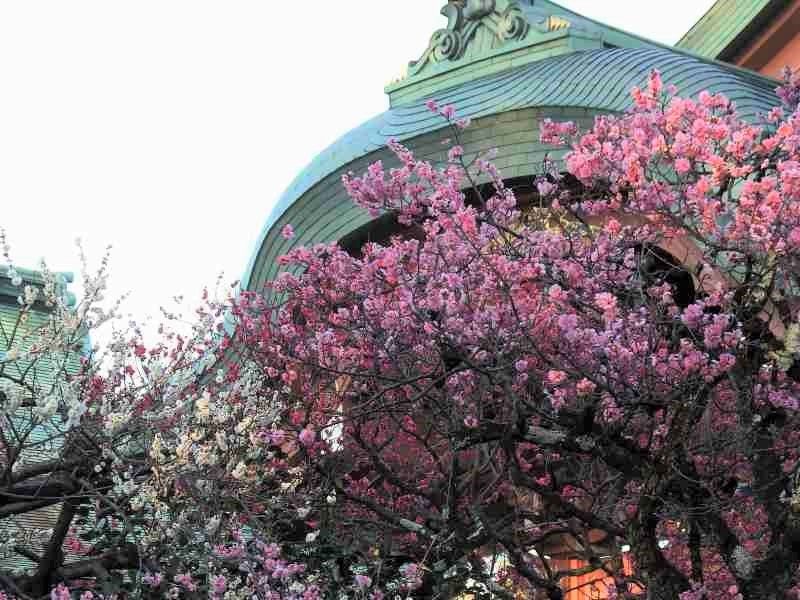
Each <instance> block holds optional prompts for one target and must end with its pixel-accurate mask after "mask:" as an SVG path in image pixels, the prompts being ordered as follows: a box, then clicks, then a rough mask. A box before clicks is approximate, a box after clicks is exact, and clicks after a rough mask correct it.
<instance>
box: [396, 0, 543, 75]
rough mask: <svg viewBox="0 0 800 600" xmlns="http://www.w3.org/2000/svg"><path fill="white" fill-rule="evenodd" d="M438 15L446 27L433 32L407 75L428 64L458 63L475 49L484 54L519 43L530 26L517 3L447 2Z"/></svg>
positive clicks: (511, 0)
mask: <svg viewBox="0 0 800 600" xmlns="http://www.w3.org/2000/svg"><path fill="white" fill-rule="evenodd" d="M441 12H442V14H443V15H444V16H445V17H447V26H446V27H445V28H444V29H439V30H438V31H436V32H435V33H434V34H433V36H432V37H431V41H430V43H429V44H428V49H427V50H425V53H424V54H423V55H422V57H421V58H420V59H419V60H417V61H414V62H412V63H410V64H409V69H408V75H409V76H414V75H416V74H418V73H419V72H420V71H422V70H423V69H424V68H425V67H426V66H428V65H430V64H435V63H441V62H445V61H456V60H459V59H461V58H463V57H464V56H466V55H467V54H468V53H469V50H470V48H471V47H474V46H478V47H479V50H480V51H484V50H487V49H494V48H499V47H500V46H502V45H504V44H506V43H508V42H511V41H516V40H521V39H523V38H524V37H525V36H526V35H527V34H528V31H529V30H530V27H531V24H530V23H529V21H528V19H527V18H526V16H525V13H524V11H523V10H522V8H521V7H520V4H519V2H518V0H450V1H449V2H448V3H447V5H445V6H444V7H443V8H442V11H441Z"/></svg>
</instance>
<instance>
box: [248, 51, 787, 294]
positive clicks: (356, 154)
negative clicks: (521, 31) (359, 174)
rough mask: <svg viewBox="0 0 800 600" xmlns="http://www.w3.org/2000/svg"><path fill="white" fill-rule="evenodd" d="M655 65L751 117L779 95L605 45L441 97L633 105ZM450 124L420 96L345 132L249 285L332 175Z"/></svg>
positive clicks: (701, 68) (749, 81) (746, 75)
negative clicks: (392, 143)
mask: <svg viewBox="0 0 800 600" xmlns="http://www.w3.org/2000/svg"><path fill="white" fill-rule="evenodd" d="M652 69H658V70H659V71H661V74H662V78H663V79H664V81H665V82H667V83H671V84H675V85H676V86H677V87H678V89H679V91H680V93H681V94H683V95H689V96H692V95H696V94H697V93H699V92H700V91H702V90H704V89H708V90H710V91H712V92H715V93H723V94H725V95H726V96H728V97H729V98H730V99H731V100H733V101H734V102H735V103H736V105H737V106H738V108H739V111H740V114H741V115H742V116H743V117H744V118H749V119H752V118H755V117H756V115H758V114H763V113H765V112H766V111H768V110H769V109H770V108H772V106H773V105H774V104H776V102H775V94H774V87H775V82H774V81H773V80H771V79H768V78H765V77H762V76H759V75H757V74H755V73H750V72H748V71H744V70H742V69H738V68H734V67H728V66H727V65H724V64H721V63H718V62H714V61H708V60H704V59H702V58H700V57H695V56H692V55H690V54H687V53H683V52H680V53H679V52H675V51H672V50H669V49H665V48H653V47H640V48H614V49H597V50H587V51H582V52H574V53H570V54H565V55H560V56H555V57H552V58H547V59H544V60H540V61H537V62H534V63H530V64H527V65H524V66H521V67H518V68H514V69H509V70H507V71H503V72H501V73H497V74H493V75H489V76H485V77H482V78H479V79H475V80H473V81H468V82H466V83H463V84H461V85H458V86H456V87H453V88H450V89H447V90H443V91H441V92H438V93H435V94H434V99H435V100H436V101H437V102H439V103H440V104H454V105H455V106H456V108H457V110H458V114H459V115H460V116H462V117H469V118H471V119H473V120H474V119H477V118H480V117H485V116H489V115H493V114H497V113H502V112H507V111H511V110H517V109H521V108H530V107H537V106H562V107H581V108H590V109H595V110H597V111H598V112H609V111H611V112H621V111H624V110H626V109H627V108H629V107H630V94H629V91H630V89H631V88H632V87H633V86H635V85H642V84H643V83H644V81H645V79H646V77H647V76H648V74H649V72H650V71H651V70H652ZM444 126H445V124H444V123H443V122H442V120H441V119H440V118H438V117H437V116H436V115H433V114H432V113H431V112H430V111H429V110H428V109H427V108H426V107H425V105H424V102H422V101H417V102H412V103H409V104H404V105H399V106H395V107H393V108H391V109H389V110H387V111H386V112H384V113H382V114H380V115H378V116H376V117H374V118H372V119H370V120H369V121H367V122H365V123H364V124H363V125H361V126H359V127H357V128H356V129H354V130H352V131H350V132H349V133H347V134H345V135H344V136H342V137H341V138H339V139H338V140H337V141H336V142H334V143H333V144H331V145H330V146H329V147H328V148H327V149H325V150H324V151H323V152H321V153H320V154H319V155H317V157H316V158H314V160H313V161H312V162H311V163H310V164H309V165H308V166H307V167H306V168H305V169H304V170H303V171H302V172H301V173H300V174H299V175H298V176H297V177H296V178H295V180H294V181H293V182H292V183H291V185H290V186H289V187H288V188H287V189H286V191H285V192H284V193H283V194H282V196H281V198H280V199H279V201H278V203H277V204H276V205H275V206H274V208H273V209H272V210H271V212H270V214H269V216H268V217H267V220H266V222H265V224H264V227H263V228H262V230H261V234H260V236H259V238H258V241H257V244H256V247H255V248H254V252H253V254H252V256H251V258H250V261H249V263H248V266H247V270H246V271H245V273H244V276H243V278H242V287H243V288H249V284H250V278H251V274H252V272H253V267H254V265H255V264H256V261H257V259H258V256H259V254H260V253H261V252H262V251H263V248H264V246H265V243H266V242H267V241H268V238H269V237H270V233H271V229H272V228H273V226H274V225H275V223H276V222H277V221H278V219H279V218H280V217H281V215H282V214H283V213H284V212H285V211H286V210H287V209H288V208H289V207H290V206H291V205H292V204H293V203H294V202H295V201H296V200H297V199H298V198H300V197H301V196H302V195H303V194H305V193H306V192H307V191H308V190H310V189H311V188H312V187H313V186H314V185H315V184H316V183H317V182H319V181H320V180H322V179H323V178H324V177H326V176H328V175H330V174H332V173H334V172H335V171H336V170H338V169H341V168H343V167H345V166H346V165H348V164H349V163H351V162H353V161H354V160H356V159H359V158H362V157H365V156H367V155H369V154H371V153H373V152H375V151H377V150H379V149H381V148H382V147H384V146H385V145H386V142H387V141H388V140H389V139H391V138H394V139H397V140H399V141H403V140H408V139H411V138H415V137H417V136H420V135H423V134H426V133H431V132H435V131H437V130H439V129H443V128H444Z"/></svg>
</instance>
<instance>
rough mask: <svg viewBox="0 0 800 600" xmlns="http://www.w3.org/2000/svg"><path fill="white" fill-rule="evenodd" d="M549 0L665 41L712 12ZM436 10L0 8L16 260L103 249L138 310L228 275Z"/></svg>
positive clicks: (349, 3)
mask: <svg viewBox="0 0 800 600" xmlns="http://www.w3.org/2000/svg"><path fill="white" fill-rule="evenodd" d="M562 3H563V4H564V5H565V6H567V7H569V8H571V9H572V10H575V11H577V12H580V13H583V14H585V15H586V16H589V17H592V18H595V19H598V20H601V21H604V22H606V23H608V24H610V25H614V26H616V27H619V28H621V29H625V30H628V31H631V32H635V33H638V34H640V35H643V36H645V37H649V38H651V39H655V40H658V41H662V42H665V43H674V42H675V41H676V40H677V39H678V38H680V36H681V35H682V34H683V33H684V32H685V31H686V30H687V29H688V28H689V27H690V26H691V25H692V24H693V23H694V22H695V21H696V20H697V19H698V18H699V17H700V16H701V15H702V14H703V13H704V12H705V10H706V9H707V8H708V7H709V6H710V5H711V4H712V0H672V1H671V2H661V1H656V0H564V1H563V2H562ZM443 4H444V1H443V0H342V1H339V2H333V1H319V0H318V1H314V2H300V1H299V0H294V1H290V2H280V1H277V0H260V1H252V0H228V1H226V2H222V1H219V0H216V1H210V0H137V1H136V2H130V1H127V2H122V1H120V0H94V1H88V0H70V1H68V2H67V1H64V0H36V1H31V0H17V1H13V2H12V1H10V0H6V1H4V2H0V226H3V227H5V228H6V229H7V231H8V234H9V237H10V239H11V243H12V247H13V253H14V257H15V262H16V263H17V264H18V265H19V266H27V267H35V266H36V265H37V263H38V261H39V259H40V258H41V257H45V258H46V259H47V261H48V263H49V264H50V265H51V267H53V268H56V269H60V270H72V271H76V272H77V270H78V259H77V255H76V253H75V249H74V243H73V242H74V239H75V238H76V237H77V236H80V237H81V238H83V240H84V243H85V245H86V247H87V249H88V251H89V253H90V259H91V258H94V259H96V260H99V258H100V255H101V253H102V249H103V248H104V247H105V246H106V245H107V244H113V246H114V250H113V259H112V274H113V275H112V291H113V292H115V293H116V294H120V293H122V292H127V291H130V292H132V294H131V297H130V298H129V300H128V302H127V304H126V306H127V307H128V309H129V310H130V311H131V312H133V313H134V314H135V315H137V316H144V315H146V314H156V313H157V310H158V307H159V306H160V305H164V304H167V303H169V299H170V298H171V297H172V296H174V295H176V294H187V295H189V296H193V295H195V294H197V293H199V291H200V289H201V288H202V286H203V285H205V284H209V285H211V284H212V283H213V281H214V279H215V278H216V275H217V274H218V273H219V272H220V271H224V272H225V274H226V279H227V280H229V281H233V280H236V279H238V278H239V277H240V276H241V275H242V273H243V271H244V268H245V266H246V265H247V262H248V259H249V257H250V254H251V252H252V251H253V246H254V243H255V241H256V239H257V237H258V234H259V232H260V230H261V226H262V224H263V222H264V220H265V218H266V216H267V214H268V213H269V212H270V208H271V206H272V205H273V203H274V202H275V201H276V200H277V198H278V197H279V196H280V194H281V192H282V191H283V189H284V188H285V187H286V186H287V185H288V184H289V182H290V181H291V180H292V179H293V178H294V176H295V175H296V174H297V173H298V172H299V171H300V170H301V169H302V168H303V166H304V165H305V164H306V163H308V162H309V161H310V160H311V158H313V156H314V155H315V154H317V153H318V152H319V151H320V150H322V149H323V148H324V147H326V146H327V145H328V144H329V143H331V142H332V141H333V140H335V139H336V138H337V137H339V136H340V135H341V134H343V133H345V132H346V131H348V130H349V129H351V128H352V127H354V126H356V125H358V124H359V123H361V122H362V121H364V120H366V119H367V118H368V117H371V116H373V115H375V114H377V113H379V112H381V111H383V110H385V109H386V107H387V100H386V98H385V96H384V93H383V86H384V84H385V83H387V82H388V81H389V80H390V79H391V78H392V77H393V76H394V75H396V74H397V73H399V72H400V70H401V66H402V65H403V64H405V63H406V62H407V61H408V60H412V59H415V58H417V57H418V56H419V55H420V54H421V53H422V51H423V50H424V48H425V46H426V44H427V40H428V38H429V36H430V34H431V33H432V32H433V31H434V30H435V29H437V28H438V27H440V26H441V25H443V23H444V20H443V18H442V17H441V16H440V15H439V14H438V13H439V8H440V7H441V5H443ZM76 275H77V273H76ZM73 287H75V286H73ZM75 291H76V292H79V291H80V290H78V289H76V290H75Z"/></svg>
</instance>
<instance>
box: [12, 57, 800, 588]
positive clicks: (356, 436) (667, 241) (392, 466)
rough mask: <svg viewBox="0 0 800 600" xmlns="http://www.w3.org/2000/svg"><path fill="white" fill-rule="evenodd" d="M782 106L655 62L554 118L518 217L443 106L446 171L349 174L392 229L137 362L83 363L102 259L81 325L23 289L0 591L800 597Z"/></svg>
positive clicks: (212, 317) (428, 167)
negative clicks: (604, 107)
mask: <svg viewBox="0 0 800 600" xmlns="http://www.w3.org/2000/svg"><path fill="white" fill-rule="evenodd" d="M778 96H779V97H778V98H776V105H777V104H778V103H779V102H780V103H781V106H776V108H775V109H774V110H773V111H771V112H770V113H769V114H767V115H763V120H762V122H758V123H753V122H745V121H743V120H741V119H740V118H739V117H738V116H737V113H736V109H735V106H733V105H732V104H731V103H730V102H729V101H728V100H727V99H726V98H724V97H723V96H719V95H713V94H709V93H702V94H700V95H699V97H698V98H696V99H690V98H682V97H680V96H679V95H678V94H677V91H676V90H675V89H674V88H671V87H669V86H666V87H665V86H664V85H663V84H662V82H661V79H660V76H659V74H658V73H656V72H654V73H653V74H652V75H651V77H650V78H649V81H648V83H647V86H646V87H644V88H643V89H634V90H633V107H632V108H631V110H630V111H628V112H626V113H624V114H620V115H610V116H603V117H598V118H597V119H596V121H595V123H594V126H593V127H592V128H591V129H590V130H589V131H586V132H578V131H577V130H576V128H575V126H574V125H573V124H571V123H553V122H549V121H545V122H543V123H542V139H543V140H544V141H546V142H548V143H552V144H556V145H569V147H570V150H569V152H568V154H567V156H566V158H565V160H564V162H563V163H561V162H549V161H548V162H547V163H546V164H545V165H543V168H542V172H541V174H540V175H539V176H538V177H536V178H535V181H534V182H533V183H534V184H535V185H534V186H533V188H535V192H531V193H526V194H525V195H524V196H523V195H521V194H516V193H515V190H514V189H513V187H509V185H507V184H506V183H505V182H504V181H503V178H502V174H501V173H500V172H499V171H498V170H497V169H496V168H495V167H494V166H493V165H492V163H491V156H475V157H468V156H465V155H464V152H463V150H462V148H461V147H460V146H459V145H458V138H459V135H460V131H461V130H462V129H463V128H464V127H467V126H468V125H469V124H468V123H467V122H465V121H463V120H459V119H458V117H457V115H456V114H455V109H454V108H453V107H451V106H443V107H440V106H437V105H436V104H435V103H434V102H429V107H430V109H431V110H433V111H434V112H436V113H437V114H439V115H440V117H441V118H443V119H446V120H447V121H448V123H449V125H450V133H451V135H452V138H453V139H454V140H455V144H456V145H454V146H453V147H452V148H451V149H450V151H449V154H448V158H447V161H446V162H445V164H442V165H434V164H430V163H428V162H425V161H420V160H418V159H416V158H415V157H414V156H413V154H412V153H411V152H410V151H409V150H407V149H406V148H405V147H403V146H402V145H401V144H399V143H397V142H391V143H390V147H391V149H392V150H393V151H394V153H395V155H396V157H397V159H398V166H396V167H392V168H385V167H384V166H383V165H382V164H380V163H376V164H374V165H372V166H371V167H370V168H369V169H368V171H367V172H366V173H364V174H361V175H355V174H350V175H348V176H346V177H345V178H344V180H343V185H344V186H345V188H346V189H347V191H348V193H349V195H350V196H351V198H352V199H353V201H354V202H355V203H356V204H358V205H359V206H361V207H363V208H364V209H366V210H368V211H370V212H371V213H372V214H374V215H376V216H377V215H380V214H385V215H389V216H390V217H391V218H393V219H394V222H395V228H394V232H395V234H394V235H393V236H391V237H390V238H389V239H387V240H384V241H382V242H381V243H377V242H372V243H368V244H366V245H365V246H364V247H362V248H358V249H344V248H342V247H340V246H339V245H337V244H319V245H316V246H312V247H298V248H295V249H293V250H292V251H291V252H289V253H288V254H287V255H286V256H284V257H282V258H281V259H280V261H281V264H282V266H283V271H282V272H281V274H280V275H279V276H278V278H277V279H276V280H275V281H274V282H271V283H270V284H269V285H268V287H267V289H265V290H258V291H257V292H241V293H238V294H237V293H234V292H233V291H228V292H224V291H223V292H222V293H221V295H219V296H215V295H207V296H206V297H205V298H204V299H203V302H202V304H201V306H200V308H198V309H197V310H196V311H195V314H194V319H193V321H192V323H191V327H190V328H189V329H187V328H186V327H183V328H181V327H177V328H175V327H172V328H171V327H170V323H173V324H175V323H176V321H177V320H178V316H177V315H170V314H167V315H166V317H167V319H166V321H167V325H165V327H164V328H162V329H161V330H160V338H159V340H158V341H156V342H155V343H151V342H146V341H145V340H144V339H143V337H142V335H141V332H140V331H139V330H138V329H137V327H136V326H135V325H132V326H130V327H128V328H123V329H121V330H119V331H118V333H116V334H115V336H114V338H113V341H112V342H111V343H110V344H109V345H108V347H107V348H105V349H102V348H95V349H94V350H92V351H90V352H85V351H81V352H78V350H77V349H79V348H82V347H83V346H82V340H84V339H85V337H86V335H87V334H88V333H89V332H91V330H92V329H94V328H95V327H97V326H99V325H101V324H103V323H104V322H106V321H108V320H113V317H114V316H115V314H116V308H113V309H111V310H110V311H102V310H100V309H98V308H97V306H98V302H99V300H100V298H99V296H100V295H101V294H102V290H103V286H104V280H105V277H106V271H105V264H104V265H103V267H102V268H101V269H100V271H99V273H98V274H97V275H96V276H89V275H86V282H85V286H86V289H87V291H88V293H87V295H86V298H85V299H84V300H83V301H82V302H81V303H80V304H79V305H78V306H77V307H69V306H67V305H66V304H65V303H64V302H63V300H62V299H61V298H60V297H59V296H58V295H57V293H56V291H55V290H56V289H57V287H56V286H52V285H47V284H45V285H44V286H43V287H42V289H41V290H39V291H38V292H37V291H36V290H34V289H33V288H31V290H30V291H27V292H26V291H21V308H20V311H19V326H18V327H14V328H13V331H5V330H3V331H2V332H0V333H2V335H3V343H4V344H5V346H6V348H7V352H6V354H5V357H4V358H2V359H0V360H1V361H2V362H0V382H2V385H3V386H4V387H3V388H2V390H3V391H2V393H1V394H0V402H1V404H0V421H1V424H0V434H1V435H2V437H0V527H2V529H0V531H2V532H4V533H5V534H6V535H5V538H4V539H3V540H0V551H4V552H5V556H6V557H7V558H6V560H9V557H14V560H16V561H17V563H16V564H17V566H19V565H22V566H23V567H22V568H21V569H20V568H14V567H13V566H12V567H9V568H6V569H3V570H2V571H0V590H3V591H2V592H0V598H18V599H20V600H22V599H30V598H46V597H50V598H54V599H58V600H66V599H67V598H81V599H82V600H90V599H92V598H98V597H101V598H164V597H167V598H211V599H215V600H222V599H226V600H227V599H238V598H241V599H245V598H247V599H251V598H259V599H270V600H273V599H275V600H277V599H303V600H313V599H317V598H340V597H345V596H346V597H351V598H370V599H371V600H379V599H381V598H387V599H388V598H395V597H400V598H405V597H412V598H455V597H473V598H490V597H496V598H515V597H519V598H539V597H541V598H547V599H551V600H556V599H560V598H564V597H565V590H566V589H568V588H569V586H570V585H574V582H576V581H578V582H580V585H590V584H594V585H597V586H600V587H601V589H602V590H603V593H605V594H607V595H608V596H609V597H611V598H638V597H641V598H652V599H664V600H675V599H676V598H681V599H682V600H699V599H701V598H706V599H708V600H713V599H723V598H725V599H727V598H741V599H748V600H749V599H778V598H781V599H785V598H797V597H800V587H798V583H800V582H799V581H798V575H799V573H798V567H800V477H798V475H797V473H798V472H799V471H798V466H799V465H798V461H799V460H800V451H799V450H798V444H799V443H800V427H798V425H800V418H799V413H798V402H799V401H800V387H798V381H799V380H800V365H798V364H797V362H796V357H797V352H798V344H797V342H798V332H800V329H798V308H800V302H799V301H800V297H799V296H798V290H800V287H799V286H800V112H799V111H798V102H800V80H798V78H797V77H796V76H794V77H793V76H792V75H791V74H790V73H789V74H787V81H786V83H785V85H784V86H783V87H782V88H780V89H779V93H778ZM283 233H284V235H285V236H287V237H291V236H292V235H293V231H292V229H291V227H289V226H287V227H286V228H285V229H284V232H283ZM45 279H46V280H47V277H45ZM37 302H40V303H42V302H43V303H44V308H41V306H40V308H39V309H40V310H44V311H45V312H46V314H48V315H49V316H48V323H47V325H46V326H45V327H39V328H36V329H32V328H27V327H26V325H25V322H26V320H27V317H26V316H25V315H30V314H31V313H32V312H33V311H34V310H37ZM76 353H78V355H79V358H78V360H77V362H76V363H75V367H74V368H70V369H66V368H64V369H61V370H60V371H59V374H60V375H59V377H57V378H54V379H51V380H48V381H44V380H37V379H35V378H31V377H30V375H31V374H32V373H34V372H35V368H34V366H35V365H36V364H44V363H43V362H42V361H49V362H48V363H47V364H50V365H52V364H66V363H63V361H64V360H65V359H64V357H65V356H68V355H73V356H74V355H75V354H76ZM58 361H62V362H60V363H59V362H58ZM45 446H46V447H47V448H46V450H45ZM37 511H39V512H41V511H49V512H48V513H47V514H49V515H50V517H47V518H49V522H50V525H49V526H48V527H46V528H40V529H36V530H35V532H33V533H32V534H31V528H30V526H29V525H26V523H29V521H26V518H29V517H30V515H32V514H38V513H37ZM37 522H38V521H37ZM26 531H27V533H26ZM9 532H13V535H12V533H9ZM2 556H3V555H0V561H2V560H3V558H2ZM570 582H573V583H570ZM598 589H600V588H598Z"/></svg>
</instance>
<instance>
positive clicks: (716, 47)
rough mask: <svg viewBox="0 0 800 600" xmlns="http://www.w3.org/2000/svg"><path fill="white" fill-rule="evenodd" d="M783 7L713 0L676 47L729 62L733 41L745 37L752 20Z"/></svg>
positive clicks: (780, 0)
mask: <svg viewBox="0 0 800 600" xmlns="http://www.w3.org/2000/svg"><path fill="white" fill-rule="evenodd" d="M786 4H787V2H786V1H785V0H717V1H716V2H714V4H712V5H711V6H710V7H709V9H708V10H707V11H706V12H705V13H704V14H703V16H702V17H700V19H698V21H697V22H696V23H695V24H694V25H692V27H691V28H690V29H689V31H687V32H686V33H685V34H683V36H682V37H681V39H680V40H678V43H677V44H676V47H678V48H682V49H685V50H691V51H694V52H696V53H697V54H699V55H701V56H704V57H706V58H712V59H729V58H731V56H730V55H731V54H732V53H733V52H732V51H731V49H732V48H734V47H735V46H736V45H737V44H736V42H737V40H738V39H740V38H741V37H742V36H746V35H747V32H748V30H750V29H751V26H752V24H753V23H754V22H755V21H758V20H759V19H760V18H762V17H763V16H765V15H769V14H772V13H773V12H774V11H777V10H779V9H781V8H783V7H784V6H785V5H786Z"/></svg>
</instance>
